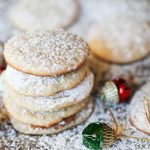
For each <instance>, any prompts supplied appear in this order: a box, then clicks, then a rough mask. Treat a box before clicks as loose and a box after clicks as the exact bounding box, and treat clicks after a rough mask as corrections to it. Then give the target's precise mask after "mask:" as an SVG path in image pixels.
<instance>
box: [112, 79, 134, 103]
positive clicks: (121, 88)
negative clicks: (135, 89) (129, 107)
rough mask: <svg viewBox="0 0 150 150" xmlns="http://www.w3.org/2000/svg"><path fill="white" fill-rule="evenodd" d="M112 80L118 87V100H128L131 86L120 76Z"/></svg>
mask: <svg viewBox="0 0 150 150" xmlns="http://www.w3.org/2000/svg"><path fill="white" fill-rule="evenodd" d="M113 82H114V83H115V85H116V86H117V88H118V93H119V102H125V101H126V100H128V99H129V97H131V95H132V88H131V87H130V86H129V85H128V84H127V82H126V81H125V80H124V79H122V78H119V79H114V80H113Z"/></svg>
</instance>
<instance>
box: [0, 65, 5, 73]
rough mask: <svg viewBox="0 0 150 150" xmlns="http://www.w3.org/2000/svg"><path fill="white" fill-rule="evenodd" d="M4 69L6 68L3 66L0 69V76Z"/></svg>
mask: <svg viewBox="0 0 150 150" xmlns="http://www.w3.org/2000/svg"><path fill="white" fill-rule="evenodd" d="M5 69H6V67H5V66H3V67H0V74H1V73H2V72H3V71H4V70H5Z"/></svg>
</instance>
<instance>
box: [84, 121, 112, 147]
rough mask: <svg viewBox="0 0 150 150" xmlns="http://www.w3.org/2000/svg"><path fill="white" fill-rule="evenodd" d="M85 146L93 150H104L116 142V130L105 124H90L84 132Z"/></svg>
mask: <svg viewBox="0 0 150 150" xmlns="http://www.w3.org/2000/svg"><path fill="white" fill-rule="evenodd" d="M82 135H83V144H84V145H85V146H86V147H87V148H89V149H91V150H102V149H103V148H104V147H108V146H110V145H111V144H112V143H113V142H114V140H115V136H114V130H113V129H112V128H110V127H109V126H108V125H107V124H105V123H100V122H97V123H90V124H89V125H88V126H87V127H86V128H85V129H84V130H83V132H82Z"/></svg>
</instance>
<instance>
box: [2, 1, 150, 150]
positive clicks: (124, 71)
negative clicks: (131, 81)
mask: <svg viewBox="0 0 150 150" xmlns="http://www.w3.org/2000/svg"><path fill="white" fill-rule="evenodd" d="M106 1H107V0H103V2H104V3H105V2H106ZM122 1H123V0H122ZM7 2H8V4H7V5H5V6H7V8H8V5H10V0H7V1H6V0H3V1H1V3H0V5H1V6H2V5H3V4H4V3H7ZM81 2H82V6H83V4H84V5H86V8H83V14H84V15H83V16H82V17H81V18H80V22H79V23H77V24H76V25H75V27H74V29H71V30H74V31H75V32H76V33H80V34H81V35H82V36H83V37H85V38H86V36H87V31H88V28H89V26H90V25H91V24H92V21H89V20H90V19H86V17H85V16H87V15H88V16H90V17H91V18H93V15H94V12H95V10H96V7H99V6H98V5H101V3H100V1H99V0H81ZM95 2H97V4H96V5H93V3H95ZM113 2H114V1H113ZM113 2H112V0H111V2H108V3H109V6H111V4H112V3H113ZM124 2H128V3H133V6H136V9H137V10H138V11H135V10H134V9H133V13H134V14H135V13H136V16H139V13H140V16H141V17H143V19H149V13H146V11H148V12H149V6H150V5H149V4H148V0H146V1H145V0H144V1H136V0H132V1H124ZM139 2H140V3H139ZM117 4H118V1H117ZM123 5H124V4H123ZM5 6H2V7H3V8H4V7H5ZM116 6H117V5H116ZM5 8H6V7H5ZM119 8H120V7H118V9H119ZM127 8H128V7H127ZM140 9H142V10H144V11H143V13H142V14H141V11H139V10H140ZM0 10H1V9H0ZM98 10H101V9H100V7H99V8H98ZM125 12H126V13H127V14H128V13H130V11H129V10H128V11H125ZM137 12H138V13H137ZM4 13H5V9H3V10H2V12H1V13H0V14H4ZM110 13H112V11H110ZM86 14H87V15H86ZM96 14H97V13H95V15H96ZM147 14H148V15H147ZM99 15H100V13H98V15H96V16H99ZM0 19H1V18H0ZM2 20H3V19H2ZM4 20H5V19H4ZM4 20H3V21H4ZM93 20H94V19H93ZM3 21H0V24H3ZM1 26H2V25H0V27H1ZM3 26H4V27H7V25H6V23H4V25H3ZM4 27H3V29H2V28H1V29H2V30H1V29H0V30H1V31H3V32H2V34H0V36H4V37H5V38H3V39H6V37H7V35H8V34H10V33H11V32H10V30H8V29H7V28H4ZM1 39H2V38H1ZM149 64H150V58H147V59H145V60H144V61H140V62H136V63H134V64H131V65H125V66H120V65H110V70H109V71H108V72H107V74H106V76H105V77H104V78H105V79H106V80H110V78H114V77H118V76H129V77H130V76H132V77H134V78H135V79H136V82H138V83H139V84H143V83H145V82H148V81H150V76H149V74H150V67H149ZM0 95H1V94H0ZM113 110H114V112H115V115H116V116H117V118H118V119H119V121H120V122H121V123H123V124H125V122H124V121H125V120H126V115H127V112H128V110H129V105H128V104H127V105H118V106H117V107H116V108H114V109H113ZM103 111H104V110H103V109H102V105H101V103H100V102H99V98H97V105H96V109H95V111H94V113H93V114H92V116H91V117H90V118H89V120H87V121H86V122H85V124H82V125H79V126H77V127H76V128H73V129H72V130H67V131H65V132H63V133H60V134H57V135H53V136H46V135H43V136H28V135H24V134H20V133H18V132H16V131H15V130H14V129H13V128H12V126H11V125H10V123H9V122H4V123H2V124H1V126H0V133H1V135H3V136H2V137H0V149H5V150H10V149H11V150H17V149H32V150H36V149H39V150H44V149H51V150H60V149H61V150H86V148H85V147H84V146H83V145H82V138H81V137H82V135H81V132H82V130H83V128H84V127H85V125H87V124H89V123H90V122H94V121H106V122H109V121H111V118H110V115H109V114H108V113H106V114H103ZM1 114H2V113H1ZM127 127H128V129H127V130H126V133H128V134H132V135H135V136H138V137H146V138H149V136H147V135H146V134H144V133H142V132H139V131H137V130H136V129H135V128H133V127H132V126H131V125H130V123H128V124H127ZM109 149H110V150H116V149H119V150H135V149H137V150H149V149H150V144H149V143H148V142H142V141H138V140H133V139H121V140H119V141H118V142H116V143H115V144H114V145H113V146H112V147H111V148H109Z"/></svg>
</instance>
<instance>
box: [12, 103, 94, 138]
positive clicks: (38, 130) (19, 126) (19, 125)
mask: <svg viewBox="0 0 150 150" xmlns="http://www.w3.org/2000/svg"><path fill="white" fill-rule="evenodd" d="M93 108H94V104H93V102H92V101H91V103H89V104H88V105H87V107H85V108H84V109H83V110H82V111H81V112H79V113H78V114H76V115H75V116H74V119H73V120H70V121H67V122H65V121H62V122H60V123H59V124H57V125H55V126H53V127H50V128H43V127H36V126H32V125H30V124H25V123H23V122H21V121H18V120H16V119H15V118H13V117H11V118H10V119H11V123H12V125H13V127H14V128H15V129H16V130H17V131H19V132H21V133H24V134H35V135H41V134H55V133H59V132H62V131H64V130H67V129H69V128H72V127H74V126H76V125H78V124H81V123H82V122H84V121H85V120H87V118H88V117H89V116H90V115H91V113H92V111H93Z"/></svg>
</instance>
